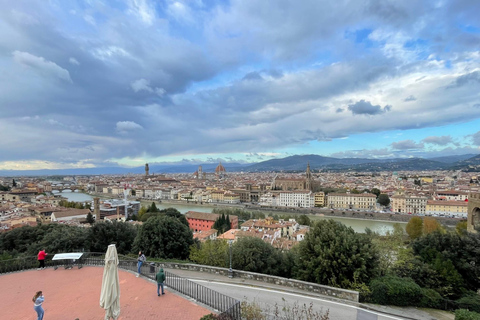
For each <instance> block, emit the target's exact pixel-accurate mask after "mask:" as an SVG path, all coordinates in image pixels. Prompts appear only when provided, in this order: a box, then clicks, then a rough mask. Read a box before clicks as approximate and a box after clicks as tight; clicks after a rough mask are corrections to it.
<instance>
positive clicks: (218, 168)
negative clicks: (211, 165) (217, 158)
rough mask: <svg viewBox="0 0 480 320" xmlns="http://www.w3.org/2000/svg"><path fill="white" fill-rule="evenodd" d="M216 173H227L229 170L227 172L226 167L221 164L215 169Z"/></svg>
mask: <svg viewBox="0 0 480 320" xmlns="http://www.w3.org/2000/svg"><path fill="white" fill-rule="evenodd" d="M215 172H216V173H220V172H227V170H225V167H224V166H223V165H222V163H221V162H220V163H219V164H218V166H217V167H216V168H215Z"/></svg>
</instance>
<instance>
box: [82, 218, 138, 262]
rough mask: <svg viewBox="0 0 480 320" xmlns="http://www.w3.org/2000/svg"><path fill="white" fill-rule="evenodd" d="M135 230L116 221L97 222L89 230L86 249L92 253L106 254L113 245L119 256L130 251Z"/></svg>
mask: <svg viewBox="0 0 480 320" xmlns="http://www.w3.org/2000/svg"><path fill="white" fill-rule="evenodd" d="M136 235H137V228H136V227H135V226H132V225H131V224H129V223H124V222H118V221H112V222H107V221H97V222H96V223H95V224H94V225H93V226H92V227H91V228H90V230H89V234H88V239H87V247H88V249H89V250H90V251H92V252H106V251H107V248H108V246H109V245H111V244H112V243H115V244H116V246H117V251H118V253H120V254H127V253H129V252H131V251H132V245H133V242H134V240H135V237H136Z"/></svg>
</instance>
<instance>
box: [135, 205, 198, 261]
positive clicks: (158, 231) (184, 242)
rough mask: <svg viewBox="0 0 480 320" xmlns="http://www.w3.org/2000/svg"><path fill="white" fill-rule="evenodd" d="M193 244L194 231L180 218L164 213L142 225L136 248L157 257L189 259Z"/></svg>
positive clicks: (136, 240) (136, 239)
mask: <svg viewBox="0 0 480 320" xmlns="http://www.w3.org/2000/svg"><path fill="white" fill-rule="evenodd" d="M192 244H193V234H192V231H190V229H189V228H188V227H187V226H186V225H184V224H183V223H182V222H180V220H179V219H177V218H173V217H169V216H166V215H165V214H162V215H160V216H156V217H152V218H150V219H148V220H147V221H146V222H145V223H144V224H143V225H142V226H141V227H140V229H139V230H138V233H137V237H136V238H135V241H134V249H135V251H140V250H141V251H143V252H144V253H145V255H147V256H151V257H155V258H163V259H187V258H188V256H189V249H190V246H191V245H192Z"/></svg>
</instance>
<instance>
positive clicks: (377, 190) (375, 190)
mask: <svg viewBox="0 0 480 320" xmlns="http://www.w3.org/2000/svg"><path fill="white" fill-rule="evenodd" d="M370 192H371V193H373V194H374V195H376V196H377V198H378V196H379V195H380V193H381V191H380V189H377V188H373V189H372V190H370Z"/></svg>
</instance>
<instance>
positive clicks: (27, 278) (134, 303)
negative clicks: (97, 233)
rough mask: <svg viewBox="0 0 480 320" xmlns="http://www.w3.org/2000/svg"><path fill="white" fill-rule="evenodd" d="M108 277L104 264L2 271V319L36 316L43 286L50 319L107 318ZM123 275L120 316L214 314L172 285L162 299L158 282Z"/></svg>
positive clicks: (187, 319) (193, 317)
mask: <svg viewBox="0 0 480 320" xmlns="http://www.w3.org/2000/svg"><path fill="white" fill-rule="evenodd" d="M102 275H103V268H102V267H83V268H81V269H77V268H74V269H69V270H65V269H63V268H59V269H57V270H53V268H47V269H45V270H40V271H37V270H32V271H24V272H18V273H11V274H3V275H0V288H1V290H0V310H1V315H0V319H2V320H31V319H35V318H36V313H35V311H34V310H33V302H32V297H33V295H34V294H35V292H36V291H40V290H41V291H43V294H44V295H45V302H44V309H45V319H48V320H75V319H77V318H78V319H79V320H98V319H103V317H104V315H105V312H104V310H103V309H102V308H100V304H99V302H100V290H101V286H102ZM119 279H120V290H121V293H120V308H121V314H120V318H119V320H129V319H132V320H134V319H135V320H138V319H145V320H157V319H162V320H198V319H200V318H201V317H202V316H204V315H206V314H209V313H211V312H212V311H211V310H209V309H207V308H206V307H203V306H199V305H198V304H196V303H194V302H192V301H191V300H189V299H187V298H185V297H183V296H180V295H178V294H175V293H173V292H172V291H170V290H169V289H168V288H166V289H165V295H163V296H160V297H159V296H157V286H156V284H155V283H154V282H152V281H151V280H148V279H146V278H143V277H140V278H136V277H135V274H134V273H130V272H127V271H123V270H119Z"/></svg>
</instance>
